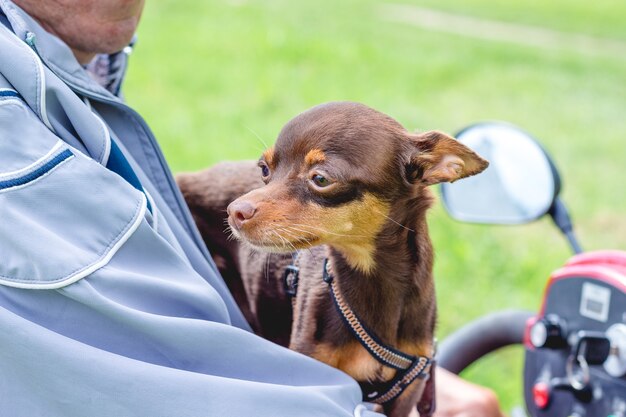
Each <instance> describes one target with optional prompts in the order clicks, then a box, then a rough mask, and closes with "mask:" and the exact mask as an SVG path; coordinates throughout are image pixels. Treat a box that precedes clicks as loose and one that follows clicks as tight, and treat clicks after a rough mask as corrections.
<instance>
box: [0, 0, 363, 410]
mask: <svg viewBox="0 0 626 417" xmlns="http://www.w3.org/2000/svg"><path fill="white" fill-rule="evenodd" d="M0 11H1V13H0V346H1V348H0V399H1V400H0V415H2V416H10V417H19V416H25V417H34V416H46V417H50V416H64V417H67V416H80V417H86V416H89V417H92V416H116V417H117V416H150V417H155V416H219V417H222V416H263V417H265V416H267V417H270V416H271V417H274V416H289V417H297V416H352V415H363V416H366V415H374V413H371V412H369V411H366V410H364V408H363V406H362V405H360V404H359V403H360V398H361V393H360V391H359V389H358V386H357V385H356V383H355V382H354V381H353V380H352V379H350V378H349V377H348V376H346V375H345V374H343V373H341V372H339V371H337V370H334V369H332V368H330V367H327V366H325V365H323V364H321V363H319V362H317V361H314V360H312V359H310V358H307V357H304V356H301V355H299V354H297V353H295V352H292V351H289V350H287V349H284V348H281V347H279V346H277V345H274V344H272V343H270V342H268V341H265V340H263V339H261V338H259V337H257V336H255V335H254V334H252V333H251V332H250V330H249V327H248V325H247V324H246V322H245V321H244V319H243V316H242V315H241V312H240V311H239V310H238V308H237V306H236V305H235V303H234V301H233V299H232V297H231V295H230V293H229V292H228V290H227V288H226V286H225V284H224V282H223V281H222V279H221V278H220V277H219V274H218V273H217V272H216V268H215V266H214V265H213V263H212V261H211V259H210V257H209V255H208V253H207V251H206V248H205V247H204V244H203V242H202V240H201V239H200V237H199V235H198V232H197V230H196V228H195V225H194V224H193V221H192V219H191V217H190V215H189V212H188V210H187V208H186V205H185V203H184V201H183V199H182V198H181V195H180V193H179V191H178V189H177V187H176V185H175V183H174V181H173V179H172V176H171V174H170V172H169V170H168V168H167V165H166V163H165V160H164V158H163V155H162V154H161V151H160V150H159V147H158V145H157V143H156V141H155V140H154V137H153V135H152V133H151V132H150V129H149V128H148V126H147V125H146V124H145V122H144V121H143V119H142V118H141V117H140V116H139V115H138V114H137V113H136V112H135V111H133V110H132V109H131V108H129V107H128V106H126V105H125V104H124V103H123V102H122V100H120V98H119V97H117V96H116V95H114V94H112V93H110V92H109V91H108V90H106V89H104V88H102V87H100V85H99V84H97V83H95V82H94V81H93V80H92V79H91V78H90V77H89V75H88V73H87V72H86V71H85V70H84V69H83V68H82V67H81V66H80V65H79V64H78V63H77V61H76V60H75V59H74V57H73V55H72V53H71V51H70V50H69V48H68V47H67V46H66V45H65V44H63V43H62V42H61V41H60V40H59V39H58V38H56V37H54V36H52V35H50V34H48V33H47V32H45V31H44V30H43V29H42V28H41V27H40V26H39V25H38V24H37V23H36V22H35V21H34V20H33V19H31V18H30V17H29V16H28V15H26V14H25V13H24V12H23V11H21V10H20V9H19V8H17V7H16V6H15V5H14V4H13V3H11V2H10V1H9V0H0ZM124 59H125V58H124Z"/></svg>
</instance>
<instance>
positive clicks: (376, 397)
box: [323, 259, 433, 404]
mask: <svg viewBox="0 0 626 417" xmlns="http://www.w3.org/2000/svg"><path fill="white" fill-rule="evenodd" d="M323 278H324V281H325V282H326V283H327V284H328V285H329V286H330V290H331V295H332V299H333V302H334V304H335V307H336V309H337V311H338V312H339V315H340V316H341V317H342V318H343V321H344V323H345V324H346V325H347V326H348V328H349V329H350V330H351V332H352V334H353V335H354V336H355V337H356V339H357V340H358V341H359V343H361V345H362V346H363V347H364V348H365V349H366V350H367V351H368V352H369V353H370V355H372V356H373V357H374V358H375V359H376V360H378V362H380V363H382V364H383V365H386V366H389V367H392V368H395V369H396V370H397V372H396V376H395V377H394V378H393V379H392V380H391V381H388V382H384V383H381V384H361V389H362V391H363V392H364V394H365V397H366V399H367V401H371V402H374V403H378V404H384V403H387V402H389V401H391V400H393V399H394V398H396V397H397V396H398V395H400V394H401V393H402V392H403V391H404V390H405V388H406V387H408V386H409V385H410V384H411V383H412V382H413V381H415V380H416V379H425V378H428V377H429V376H430V369H431V367H432V366H433V363H432V360H431V359H430V358H427V357H425V356H413V355H408V354H406V353H404V352H400V351H399V350H396V349H394V348H392V347H389V346H386V345H384V344H383V343H381V342H380V341H379V339H378V338H377V337H376V336H375V334H374V333H373V332H372V331H370V330H368V329H367V328H366V327H365V326H364V325H363V323H362V322H361V320H360V319H359V317H358V316H357V315H356V313H355V312H354V311H352V309H351V308H350V306H349V305H348V304H347V302H346V301H345V300H344V298H343V296H342V295H341V292H340V291H339V287H338V284H337V282H336V281H335V280H334V279H333V276H332V273H331V272H330V264H329V262H328V259H324V272H323Z"/></svg>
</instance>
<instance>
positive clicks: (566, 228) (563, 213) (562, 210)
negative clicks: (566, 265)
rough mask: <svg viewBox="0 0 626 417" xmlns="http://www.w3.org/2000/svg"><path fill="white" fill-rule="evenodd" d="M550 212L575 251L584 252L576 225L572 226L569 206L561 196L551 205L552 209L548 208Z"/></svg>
mask: <svg viewBox="0 0 626 417" xmlns="http://www.w3.org/2000/svg"><path fill="white" fill-rule="evenodd" d="M548 213H549V214H550V216H552V220H553V221H554V224H556V226H557V227H558V228H559V229H560V230H561V232H562V233H563V234H564V235H565V237H567V241H568V242H569V244H570V247H571V248H572V250H573V251H574V253H575V254H579V253H582V252H583V249H582V248H581V247H580V243H578V239H577V238H576V235H575V234H574V227H573V226H572V220H571V218H570V216H569V212H568V210H567V207H565V204H564V203H563V201H561V199H560V198H559V197H557V198H556V199H555V200H554V203H553V204H552V207H550V210H548Z"/></svg>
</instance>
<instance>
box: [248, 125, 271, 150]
mask: <svg viewBox="0 0 626 417" xmlns="http://www.w3.org/2000/svg"><path fill="white" fill-rule="evenodd" d="M246 129H248V130H249V131H250V133H252V134H253V135H254V136H255V137H256V138H257V139H258V140H259V142H261V144H263V146H264V147H265V148H264V149H267V148H268V146H267V143H265V141H264V140H263V139H261V136H259V134H258V133H256V132H255V131H254V130H252V129H251V128H249V127H248V126H246Z"/></svg>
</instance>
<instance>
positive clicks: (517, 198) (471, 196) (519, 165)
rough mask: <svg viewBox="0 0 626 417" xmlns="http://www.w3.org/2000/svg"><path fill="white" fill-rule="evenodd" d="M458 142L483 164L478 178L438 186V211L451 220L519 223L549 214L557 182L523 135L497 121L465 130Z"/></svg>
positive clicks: (541, 152)
mask: <svg viewBox="0 0 626 417" xmlns="http://www.w3.org/2000/svg"><path fill="white" fill-rule="evenodd" d="M456 137H457V139H458V140H459V142H461V143H463V144H464V145H466V146H468V147H469V148H471V149H473V150H474V151H476V152H477V153H478V154H479V155H481V156H482V157H483V158H485V159H487V160H488V161H489V167H488V168H487V169H486V170H485V171H484V172H483V173H481V174H480V175H476V176H474V177H470V178H466V179H464V180H462V181H458V182H455V183H454V184H449V183H444V184H442V187H441V194H442V199H443V202H444V206H445V208H446V210H447V211H448V213H449V214H450V216H452V217H453V218H454V219H456V220H460V221H464V222H471V223H489V224H521V223H528V222H531V221H533V220H536V219H538V218H540V217H542V216H543V215H545V214H546V213H548V212H549V211H550V209H551V208H552V207H553V205H554V203H555V200H557V197H558V194H559V191H560V188H561V181H560V178H559V174H558V172H557V171H556V168H555V166H554V164H553V163H552V160H551V159H550V157H549V156H548V154H547V153H546V152H545V151H544V150H543V148H542V147H541V145H539V143H538V142H537V141H536V140H535V139H534V138H533V137H532V136H530V135H529V134H528V133H526V132H524V131H523V130H521V129H520V128H518V127H516V126H513V125H511V124H507V123H503V122H483V123H478V124H474V125H471V126H469V127H466V128H465V129H463V130H461V131H460V132H459V133H457V135H456Z"/></svg>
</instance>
